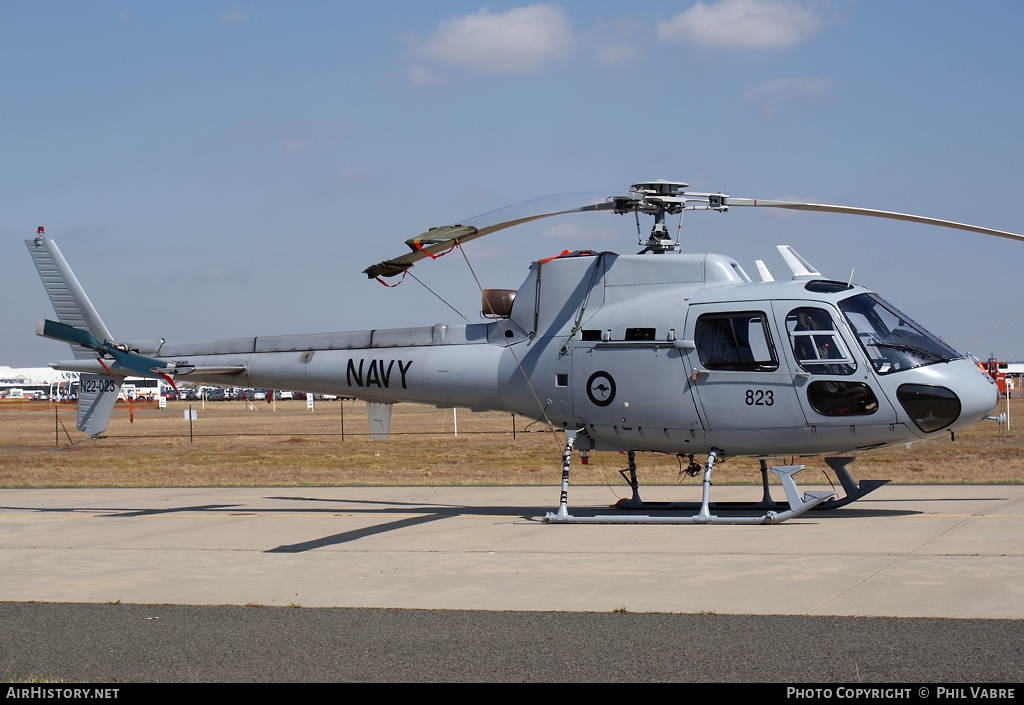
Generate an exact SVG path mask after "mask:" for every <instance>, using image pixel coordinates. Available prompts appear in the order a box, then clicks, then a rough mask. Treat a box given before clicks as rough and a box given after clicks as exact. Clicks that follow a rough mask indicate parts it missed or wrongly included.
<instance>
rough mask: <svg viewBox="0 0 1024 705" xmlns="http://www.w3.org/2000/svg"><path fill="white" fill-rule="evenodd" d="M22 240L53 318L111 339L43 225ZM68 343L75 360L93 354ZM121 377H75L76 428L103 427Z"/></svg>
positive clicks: (92, 429) (90, 357)
mask: <svg viewBox="0 0 1024 705" xmlns="http://www.w3.org/2000/svg"><path fill="white" fill-rule="evenodd" d="M25 244H26V245H28V251H29V254H31V255H32V262H33V263H35V265H36V270H37V271H38V272H39V277H40V279H42V280H43V287H45V288H46V294H47V295H48V296H49V297H50V303H52V304H53V310H54V311H55V312H56V313H57V319H58V320H59V321H60V322H61V323H63V324H65V325H68V326H72V327H74V328H77V329H79V330H86V331H89V333H90V334H91V335H92V337H93V338H95V339H96V341H98V342H109V341H112V340H113V338H111V336H110V331H108V330H107V327H106V326H105V325H103V321H102V319H100V316H99V314H98V313H96V309H95V308H93V305H92V302H90V301H89V297H88V296H86V295H85V291H84V290H83V289H82V285H81V284H79V283H78V279H77V278H76V277H75V274H74V272H72V271H71V267H69V266H68V263H67V262H66V261H65V260H64V256H63V255H62V254H61V253H60V250H59V249H57V245H56V244H54V242H53V241H52V240H47V239H46V238H45V237H44V236H43V229H42V228H39V233H38V234H37V235H36V237H35V239H34V240H26V241H25ZM70 345H71V351H72V353H74V356H75V359H77V360H93V359H96V357H97V355H96V353H95V352H94V351H92V350H90V349H89V348H86V347H83V346H81V345H75V344H73V343H72V344H70ZM123 381H124V378H123V377H112V376H104V375H90V374H83V375H81V377H80V378H79V381H78V420H77V424H76V426H77V428H78V430H79V431H81V432H82V433H87V434H88V435H90V436H96V435H99V434H100V433H103V431H104V430H106V428H107V422H108V421H110V414H111V413H112V412H113V411H114V403H115V402H116V401H117V394H118V392H119V391H120V390H121V383H122V382H123Z"/></svg>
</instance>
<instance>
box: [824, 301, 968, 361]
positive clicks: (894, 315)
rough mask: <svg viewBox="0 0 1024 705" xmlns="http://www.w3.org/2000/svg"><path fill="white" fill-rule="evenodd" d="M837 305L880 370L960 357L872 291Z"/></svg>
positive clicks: (869, 357) (870, 358)
mask: <svg viewBox="0 0 1024 705" xmlns="http://www.w3.org/2000/svg"><path fill="white" fill-rule="evenodd" d="M839 308H840V309H841V310H842V312H843V313H844V314H845V315H846V318H847V320H849V322H850V325H851V326H853V330H854V332H855V333H856V334H857V340H858V341H860V344H861V347H863V348H864V352H865V353H867V356H868V359H869V360H870V361H871V365H872V366H873V367H874V368H875V370H876V371H877V372H878V373H879V374H882V375H885V374H889V373H891V372H900V371H902V370H908V369H910V368H912V367H921V366H922V365H931V364H934V363H936V362H948V361H949V360H957V359H959V358H961V357H963V356H962V355H960V354H958V353H957V352H956V351H955V350H953V349H952V348H951V347H949V346H948V345H946V344H945V343H943V342H942V341H941V340H939V339H938V338H936V337H935V336H934V335H932V334H931V333H929V332H928V331H926V330H925V329H924V328H922V327H921V326H919V325H917V324H916V323H914V322H913V321H911V320H910V319H909V318H908V317H907V316H905V315H903V314H902V313H900V312H899V311H898V310H896V309H895V308H893V307H892V306H891V305H889V304H888V303H886V302H885V301H883V300H882V299H881V298H879V297H877V296H875V295H874V294H858V295H857V296H851V297H850V298H848V299H844V300H843V301H840V302H839Z"/></svg>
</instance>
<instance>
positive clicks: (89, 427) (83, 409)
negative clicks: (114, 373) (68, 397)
mask: <svg viewBox="0 0 1024 705" xmlns="http://www.w3.org/2000/svg"><path fill="white" fill-rule="evenodd" d="M122 381H123V380H122V379H121V378H120V377H117V378H114V379H111V378H110V377H108V376H106V375H88V374H83V375H81V377H80V378H79V380H78V419H77V422H76V424H75V426H76V428H78V430H79V431H81V432H82V433H86V434H88V435H90V436H98V435H99V434H101V433H103V432H104V431H105V430H106V429H107V422H108V421H110V414H111V412H113V411H114V403H115V402H116V401H117V395H118V393H119V392H120V391H121V382H122Z"/></svg>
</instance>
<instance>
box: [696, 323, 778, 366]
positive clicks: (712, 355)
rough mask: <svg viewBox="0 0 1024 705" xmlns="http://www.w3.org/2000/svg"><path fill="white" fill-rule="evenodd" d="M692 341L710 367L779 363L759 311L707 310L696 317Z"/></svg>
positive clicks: (706, 364) (702, 361)
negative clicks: (721, 311)
mask: <svg viewBox="0 0 1024 705" xmlns="http://www.w3.org/2000/svg"><path fill="white" fill-rule="evenodd" d="M694 344H695V345H696V346H697V354H698V355H700V361H701V363H702V364H703V365H704V366H705V367H706V368H708V369H709V370H741V371H770V370H776V369H778V367H779V361H778V358H777V357H776V356H775V347H774V346H773V345H772V339H771V335H770V334H769V332H768V326H767V317H766V316H765V314H764V313H762V312H760V311H736V312H732V311H730V312H727V313H706V314H704V315H703V316H701V317H700V318H698V319H697V324H696V327H695V329H694Z"/></svg>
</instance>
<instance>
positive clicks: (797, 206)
mask: <svg viewBox="0 0 1024 705" xmlns="http://www.w3.org/2000/svg"><path fill="white" fill-rule="evenodd" d="M722 205H725V206H758V207H765V208H789V209H791V210H797V211H819V212H822V213H845V214H847V215H868V216H872V217H875V218H891V219H893V220H906V221H909V222H911V223H923V224H924V225H938V226H940V227H943V228H956V229H958V230H968V231H970V232H975V233H982V234H983V235H995V236H996V237H1005V238H1008V239H1010V240H1021V241H1024V235H1018V234H1016V233H1008V232H1006V231H1003V230H993V229H991V228H982V227H979V226H977V225H968V224H966V223H956V222H954V221H952V220H940V219H938V218H927V217H925V216H923V215H910V214H908V213H894V212H892V211H880V210H875V209H872V208H854V207H851V206H832V205H828V204H826V203H794V202H791V201H766V200H763V199H760V198H733V197H732V196H722Z"/></svg>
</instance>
